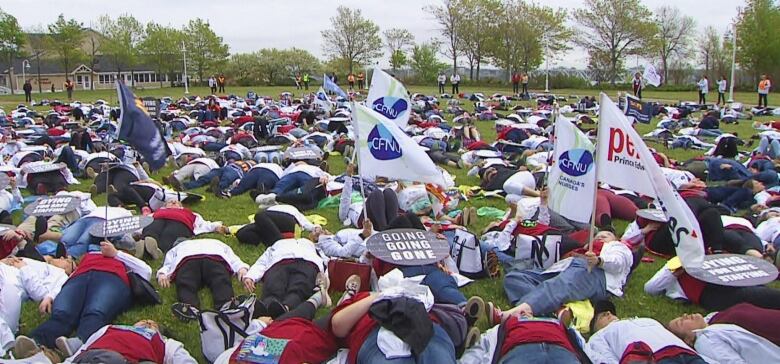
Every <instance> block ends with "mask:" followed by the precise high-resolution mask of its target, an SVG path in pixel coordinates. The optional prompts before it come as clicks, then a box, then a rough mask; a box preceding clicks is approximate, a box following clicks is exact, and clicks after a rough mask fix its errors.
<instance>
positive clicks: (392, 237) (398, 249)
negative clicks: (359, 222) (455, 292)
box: [366, 229, 450, 265]
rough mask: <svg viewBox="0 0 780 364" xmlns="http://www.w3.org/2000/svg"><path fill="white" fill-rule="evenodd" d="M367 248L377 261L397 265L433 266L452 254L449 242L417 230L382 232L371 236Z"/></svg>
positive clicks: (428, 232) (427, 232)
mask: <svg viewBox="0 0 780 364" xmlns="http://www.w3.org/2000/svg"><path fill="white" fill-rule="evenodd" d="M366 246H367V248H368V251H369V252H371V254H372V255H373V256H375V257H376V258H377V259H379V260H381V261H383V262H387V263H392V264H397V265H425V264H431V263H435V262H438V261H440V260H442V259H444V258H446V257H447V256H449V254H450V246H449V243H447V240H444V239H439V238H438V237H437V236H436V234H434V233H432V232H430V231H425V230H417V229H393V230H386V231H382V232H379V233H376V234H374V235H373V236H371V237H370V238H369V239H368V241H367V242H366Z"/></svg>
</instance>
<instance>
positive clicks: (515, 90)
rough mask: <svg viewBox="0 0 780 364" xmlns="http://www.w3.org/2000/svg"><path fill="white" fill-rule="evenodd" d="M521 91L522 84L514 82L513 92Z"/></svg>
mask: <svg viewBox="0 0 780 364" xmlns="http://www.w3.org/2000/svg"><path fill="white" fill-rule="evenodd" d="M518 92H520V84H519V83H517V82H512V93H513V94H516V93H518Z"/></svg>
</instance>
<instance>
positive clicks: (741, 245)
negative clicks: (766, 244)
mask: <svg viewBox="0 0 780 364" xmlns="http://www.w3.org/2000/svg"><path fill="white" fill-rule="evenodd" d="M722 241H723V250H725V251H727V252H729V253H733V254H745V252H747V251H748V250H757V251H758V252H762V251H763V250H764V248H763V245H762V244H761V239H759V237H758V236H756V234H753V233H752V232H749V231H743V230H733V229H726V230H725V231H724V232H723V239H722Z"/></svg>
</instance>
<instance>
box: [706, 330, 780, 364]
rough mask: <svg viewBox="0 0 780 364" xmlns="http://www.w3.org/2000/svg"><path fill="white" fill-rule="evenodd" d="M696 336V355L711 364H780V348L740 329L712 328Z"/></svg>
mask: <svg viewBox="0 0 780 364" xmlns="http://www.w3.org/2000/svg"><path fill="white" fill-rule="evenodd" d="M694 333H695V334H696V343H695V344H694V347H695V348H696V351H697V352H698V353H699V355H702V356H705V357H707V359H708V362H710V363H729V364H731V363H735V364H742V363H744V364H747V363H780V347H778V346H777V345H775V344H774V343H772V342H771V341H769V340H767V339H765V338H763V337H761V336H759V335H756V334H754V333H752V332H750V331H748V330H745V329H743V328H742V327H739V326H737V325H732V324H715V325H709V326H707V327H706V328H704V329H703V330H696V331H694Z"/></svg>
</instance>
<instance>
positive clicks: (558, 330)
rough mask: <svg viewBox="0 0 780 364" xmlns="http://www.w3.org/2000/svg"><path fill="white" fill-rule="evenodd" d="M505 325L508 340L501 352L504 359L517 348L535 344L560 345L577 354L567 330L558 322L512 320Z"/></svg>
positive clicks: (505, 340)
mask: <svg viewBox="0 0 780 364" xmlns="http://www.w3.org/2000/svg"><path fill="white" fill-rule="evenodd" d="M505 325H506V338H505V339H504V344H503V345H501V351H500V352H501V356H502V357H503V356H504V355H506V353H508V352H509V351H510V350H512V348H514V347H515V346H518V345H522V344H535V343H546V344H551V345H558V346H561V347H563V348H564V349H566V350H568V351H571V352H572V353H575V354H576V351H575V350H574V346H572V344H571V341H569V337H568V336H567V335H566V330H565V329H564V328H563V326H561V324H560V323H559V322H557V321H552V320H549V321H548V320H544V319H531V320H527V319H523V320H521V319H519V318H510V319H509V320H507V321H506V323H505Z"/></svg>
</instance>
